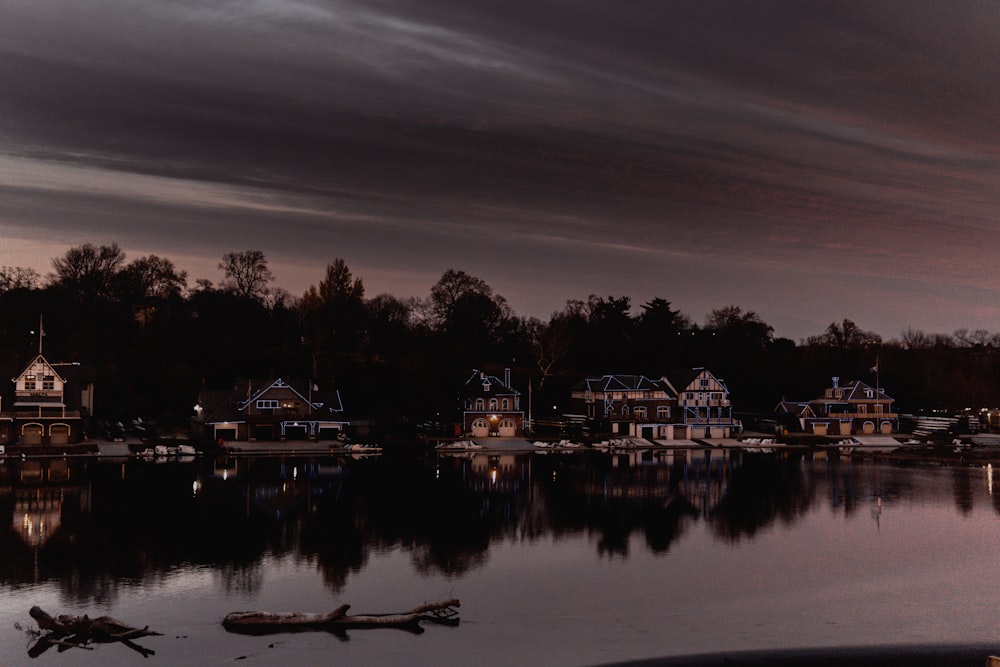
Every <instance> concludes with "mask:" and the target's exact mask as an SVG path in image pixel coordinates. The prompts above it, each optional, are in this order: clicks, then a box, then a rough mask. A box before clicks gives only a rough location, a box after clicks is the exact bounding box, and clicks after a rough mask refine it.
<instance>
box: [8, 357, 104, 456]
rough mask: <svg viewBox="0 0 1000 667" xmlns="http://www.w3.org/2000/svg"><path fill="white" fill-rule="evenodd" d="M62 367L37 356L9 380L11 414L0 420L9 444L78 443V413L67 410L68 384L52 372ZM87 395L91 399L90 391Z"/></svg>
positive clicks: (79, 421)
mask: <svg viewBox="0 0 1000 667" xmlns="http://www.w3.org/2000/svg"><path fill="white" fill-rule="evenodd" d="M62 365H66V364H52V363H49V361H48V360H46V359H45V357H44V356H43V355H42V354H41V352H39V354H38V355H36V356H35V357H34V359H32V360H31V362H30V363H29V364H28V365H27V366H26V367H25V369H24V370H23V371H21V373H20V375H18V376H17V377H16V378H14V379H13V380H12V382H13V383H14V403H13V405H12V406H11V407H12V408H13V410H11V411H9V412H5V413H3V414H2V418H0V429H3V428H4V427H6V429H7V430H6V434H7V435H6V439H7V440H9V441H10V442H11V444H15V443H16V444H21V445H27V446H42V445H65V444H71V443H76V442H79V441H80V440H81V438H82V428H81V414H80V410H79V409H70V408H69V407H67V400H66V396H67V395H66V385H67V380H66V378H64V377H63V376H62V375H61V374H60V373H58V372H57V371H56V369H55V367H56V366H62ZM86 391H87V392H88V395H89V396H91V397H92V395H93V389H92V387H88V388H87V389H86ZM74 407H78V406H74ZM0 444H3V441H2V440H0Z"/></svg>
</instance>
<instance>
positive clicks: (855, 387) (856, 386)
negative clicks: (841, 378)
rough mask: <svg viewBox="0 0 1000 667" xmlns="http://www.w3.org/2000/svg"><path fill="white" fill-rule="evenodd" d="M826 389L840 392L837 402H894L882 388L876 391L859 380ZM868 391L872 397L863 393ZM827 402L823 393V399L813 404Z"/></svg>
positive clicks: (818, 399)
mask: <svg viewBox="0 0 1000 667" xmlns="http://www.w3.org/2000/svg"><path fill="white" fill-rule="evenodd" d="M827 389H840V390H841V394H840V399H837V400H843V401H874V400H876V399H878V400H880V401H881V400H885V401H895V400H896V399H894V398H893V397H892V396H889V394H887V393H885V389H884V388H883V387H879V388H878V389H876V388H875V387H873V386H871V385H870V384H868V383H867V382H862V381H861V380H851V381H850V382H848V383H846V384H842V385H839V386H837V387H833V386H831V387H827ZM868 390H870V391H871V392H872V393H873V395H872V396H865V392H866V391H868ZM829 400H830V399H827V398H826V391H824V392H823V397H821V398H817V399H815V400H814V402H820V401H829Z"/></svg>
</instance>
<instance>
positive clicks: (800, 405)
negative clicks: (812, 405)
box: [774, 400, 809, 415]
mask: <svg viewBox="0 0 1000 667" xmlns="http://www.w3.org/2000/svg"><path fill="white" fill-rule="evenodd" d="M808 407H809V403H808V402H806V401H785V400H781V401H778V405H777V406H775V408H774V411H775V412H778V413H784V414H792V415H800V414H802V413H803V412H805V410H806V408H808Z"/></svg>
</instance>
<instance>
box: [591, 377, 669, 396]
mask: <svg viewBox="0 0 1000 667" xmlns="http://www.w3.org/2000/svg"><path fill="white" fill-rule="evenodd" d="M573 390H574V391H591V392H604V393H607V392H612V391H666V392H669V391H670V388H669V387H668V386H667V383H665V382H663V381H662V380H651V379H649V378H648V377H646V376H645V375H602V376H601V377H599V378H584V379H583V380H581V381H580V382H577V383H576V385H574V387H573Z"/></svg>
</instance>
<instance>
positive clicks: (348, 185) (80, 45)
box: [0, 0, 1000, 335]
mask: <svg viewBox="0 0 1000 667" xmlns="http://www.w3.org/2000/svg"><path fill="white" fill-rule="evenodd" d="M998 27H1000V11H998V10H996V9H995V7H994V5H993V4H991V3H980V2H974V1H972V0H969V1H959V2H955V3H949V4H948V5H947V6H942V5H941V4H940V3H936V2H931V1H930V0H927V1H907V2H901V1H900V2H887V3H877V4H875V5H873V4H871V3H846V4H845V3H836V4H826V3H801V2H791V1H790V0H788V1H786V0H774V1H772V2H768V3H732V2H721V1H718V2H716V1H714V0H698V1H694V0H692V1H690V2H685V1H682V2H671V3H662V2H653V1H652V0H640V1H639V2H631V3H627V4H624V5H623V4H621V3H609V2H606V1H600V0H574V1H573V2H570V1H569V0H542V1H540V2H536V3H530V5H523V4H521V5H519V4H512V3H509V2H493V1H490V0H487V1H485V2H477V3H464V4H463V3H457V4H456V3H450V2H449V3H445V2H440V1H439V0H425V1H424V2H420V3H403V2H394V1H392V0H382V1H379V2H354V1H350V0H311V1H310V0H300V1H296V2H291V1H282V0H256V1H252V2H230V1H227V0H217V1H210V2H187V1H181V2H169V3H164V2H124V1H123V0H94V1H93V2H88V3H86V4H85V5H82V4H80V3H75V2H68V1H53V2H46V3H37V2H27V1H26V0H8V1H7V2H6V3H5V7H4V21H3V22H0V45H2V46H0V90H2V91H3V93H2V94H0V119H2V120H0V186H3V187H4V188H5V192H6V194H7V195H8V198H7V200H6V201H5V202H4V203H3V204H2V205H0V236H3V235H6V236H5V237H4V238H12V239H13V238H23V236H24V235H27V234H29V230H30V229H31V228H32V226H33V225H34V226H35V227H37V228H45V229H46V230H48V231H47V233H49V234H55V233H57V232H58V233H59V236H60V238H66V239H71V238H72V239H82V240H88V241H94V242H103V241H112V240H121V237H128V238H132V239H133V240H134V242H135V243H136V244H137V246H136V247H143V248H155V247H156V246H157V243H162V244H163V245H164V247H175V248H176V249H177V250H178V251H179V252H184V253H186V255H185V256H197V255H199V254H200V255H201V256H204V257H206V258H210V257H218V256H219V255H221V253H222V252H224V251H227V250H231V249H233V248H234V247H236V246H235V245H234V240H235V239H239V240H241V241H243V240H245V241H247V242H251V241H252V242H253V243H255V244H256V245H259V246H262V247H265V249H268V250H271V251H272V252H274V253H276V254H280V256H281V257H282V258H283V261H286V262H287V265H288V266H293V265H294V264H295V262H294V257H296V255H298V256H299V257H301V258H304V260H305V262H306V263H309V262H313V263H317V264H318V265H319V268H318V269H316V274H317V275H319V273H320V271H321V270H322V263H323V261H324V258H323V257H321V255H323V256H325V255H330V254H331V253H334V256H343V255H346V256H347V259H348V260H349V261H354V262H356V263H358V264H363V265H364V266H365V267H366V268H369V269H370V270H371V271H372V272H373V273H374V272H378V271H386V272H387V273H389V272H394V273H393V274H394V275H399V271H400V269H399V267H400V266H405V267H406V269H405V271H420V272H421V276H422V278H421V280H423V279H425V278H426V277H427V276H428V275H432V274H433V272H434V271H436V270H438V269H440V271H443V270H444V268H449V267H451V266H456V267H458V268H464V269H465V270H468V271H470V272H472V273H477V271H479V270H480V268H481V269H482V271H485V272H489V274H490V275H489V276H484V277H487V278H488V279H490V280H491V281H493V282H498V283H505V284H509V285H511V286H512V288H515V289H518V290H520V289H528V290H531V288H530V287H528V288H525V286H524V281H523V280H522V279H521V278H520V276H523V275H531V276H537V277H539V278H540V277H541V276H543V275H546V274H547V275H550V276H551V280H552V282H553V283H562V284H565V285H568V286H573V287H576V286H579V287H581V288H582V287H583V286H584V285H589V286H592V289H593V290H594V291H595V292H603V291H606V290H602V289H601V287H602V285H607V286H608V287H609V288H610V286H612V285H614V286H616V287H617V288H620V289H621V290H622V291H623V292H626V293H627V292H628V285H629V284H630V283H629V281H631V284H633V285H635V289H636V290H637V291H646V293H650V292H652V291H656V293H657V294H658V295H660V296H664V297H666V298H670V299H671V300H673V301H675V302H677V301H680V300H683V299H684V298H687V297H682V298H677V297H675V296H674V295H673V294H670V293H665V292H661V291H659V290H658V288H656V285H664V286H667V287H669V288H670V289H672V290H674V291H675V292H676V293H677V294H685V295H695V294H697V295H699V298H704V299H709V298H712V299H715V298H717V295H721V294H723V293H724V291H725V290H726V289H727V286H728V288H729V289H731V290H732V291H733V294H734V296H733V298H731V299H726V300H725V301H727V302H733V301H737V298H736V295H737V294H738V295H739V296H740V297H741V298H745V299H748V300H752V299H756V300H757V301H758V302H762V301H765V300H766V298H767V296H766V295H767V294H768V293H769V292H773V291H774V289H775V286H776V285H777V284H779V283H780V282H781V280H782V279H783V278H784V279H785V280H788V281H793V282H798V283H802V282H803V281H809V280H814V279H817V280H818V278H816V274H815V271H817V270H821V271H824V272H826V274H824V275H826V276H827V277H826V278H824V280H823V282H824V284H826V283H838V282H839V283H840V284H851V285H853V286H856V287H857V289H853V290H852V291H851V292H850V293H846V292H845V291H844V290H841V289H836V288H831V287H824V285H813V286H811V289H810V290H806V291H805V292H804V293H803V298H812V299H814V300H816V302H817V303H826V304H830V303H834V302H838V301H839V302H842V303H843V304H844V306H843V308H844V309H845V310H846V311H848V312H846V313H845V315H846V316H850V312H849V311H850V309H852V308H858V309H866V310H867V311H869V312H871V311H874V310H877V309H878V308H879V307H880V306H879V304H882V303H885V301H886V300H887V299H889V300H892V299H895V300H896V302H898V303H907V304H913V303H918V302H919V291H920V290H924V291H927V290H928V289H930V287H931V283H933V282H937V283H940V284H942V285H948V286H950V287H949V290H952V291H950V292H949V294H951V295H952V298H954V299H955V301H956V304H958V303H960V302H962V301H963V300H964V302H965V303H966V304H972V303H974V302H976V300H978V299H981V298H982V293H981V292H980V291H978V290H983V289H989V288H990V287H989V286H990V285H991V281H992V276H991V274H990V272H989V271H988V268H987V267H989V266H991V265H992V262H991V260H990V258H989V249H990V248H992V247H995V246H996V243H997V238H996V237H997V229H998V222H1000V221H998V218H997V213H996V211H998V210H1000V207H998V203H1000V201H998V200H1000V193H998V186H997V185H996V184H997V183H998V180H997V174H998V170H1000V161H998V156H1000V132H998V129H997V128H998V127H1000V126H998V125H997V123H996V111H995V110H996V109H997V108H1000V89H998V88H997V87H996V86H995V83H994V82H995V81H996V80H997V75H998V74H1000V72H998V71H997V70H998V68H1000V64H998V63H1000V46H998V44H997V43H996V40H995V39H994V37H995V34H996V28H998ZM161 228H162V229H170V230H173V231H171V232H161V231H159V230H160V229H161ZM178 228H181V229H190V230H192V233H194V231H193V230H197V239H198V240H197V242H191V243H188V244H187V245H186V246H185V247H180V246H179V245H178V241H177V239H176V230H177V229H178ZM102 235H108V237H105V236H102ZM111 235H116V236H117V237H118V238H110V236H111ZM318 241H321V242H322V243H323V244H326V245H325V246H324V249H323V250H322V251H320V250H317V242H318ZM171 244H173V245H172V246H171ZM188 246H190V247H188ZM326 248H330V249H329V250H327V249H326ZM602 252H603V253H604V255H605V256H606V257H607V261H602V260H601V253H602ZM161 254H167V253H166V252H161ZM330 258H331V257H326V259H327V260H328V259H330ZM748 258H752V261H748ZM463 261H464V262H467V263H466V264H464V265H460V264H462V262H463ZM539 262H540V263H541V264H542V265H543V266H544V267H546V272H547V273H546V272H540V271H539V268H538V266H537V264H536V263H539ZM616 262H622V263H623V265H624V266H625V267H626V268H625V269H622V268H620V266H619V265H615V266H612V265H613V264H615V263H616ZM699 263H700V265H701V266H703V267H725V271H723V272H722V273H721V274H720V275H724V276H725V279H723V278H715V277H713V278H708V279H707V278H705V277H704V271H699V270H698V269H697V268H695V267H697V266H699ZM205 265H206V266H211V265H214V264H211V263H209V262H208V260H206V264H205ZM629 267H632V268H636V267H642V270H643V271H646V272H647V275H637V274H633V275H629V270H628V268H629ZM679 267H684V270H681V269H680V268H679ZM760 267H766V272H767V273H768V275H769V276H770V278H768V279H767V280H765V279H764V277H763V276H762V275H761V273H762V272H761V269H760ZM432 269H433V270H432ZM928 271H932V272H933V274H932V275H933V278H932V280H930V281H928V280H927V278H926V276H927V272H928ZM581 276H586V279H585V280H581ZM837 277H839V280H837ZM879 278H883V279H885V280H886V281H887V282H886V283H885V284H886V285H887V287H885V289H886V290H889V291H888V292H885V293H884V294H880V295H879V297H874V296H869V295H867V294H866V293H865V291H864V289H862V288H861V287H860V286H861V285H862V284H864V281H865V280H868V281H870V280H873V279H879ZM300 280H302V278H300ZM705 280H708V281H709V282H712V286H711V288H710V289H709V288H707V287H705V286H704V285H702V284H700V283H699V281H705ZM602 281H603V282H602ZM737 286H738V289H737ZM559 289H563V288H562V286H561V285H554V286H553V288H552V289H551V290H550V291H549V293H550V294H551V297H550V298H552V299H555V300H556V301H557V303H554V304H551V305H550V306H546V305H537V304H535V305H533V306H532V308H534V309H535V310H534V314H542V315H544V314H545V313H546V312H548V311H550V310H553V309H555V308H557V307H559V305H560V303H561V301H562V300H564V299H565V298H576V297H579V296H581V295H580V294H575V293H569V288H566V289H564V290H563V291H565V292H567V293H565V294H563V295H562V296H561V298H560V296H559V294H558V293H557V292H558V290H559ZM588 289H589V288H588ZM754 290H757V291H756V292H755V291H754ZM893 295H894V296H893ZM506 296H507V297H508V299H510V301H511V302H512V303H513V304H514V305H515V307H516V306H517V304H518V295H516V294H507V295H506ZM582 296H585V295H582ZM637 298H638V297H637ZM524 300H525V302H527V300H528V299H527V298H525V299H524ZM691 302H692V303H694V300H692V301H691ZM715 305H720V304H718V303H716V304H715ZM747 305H748V307H752V304H747ZM693 307H694V308H697V307H699V306H698V305H697V304H696V305H694V306H693ZM782 308H783V309H782V310H780V312H778V313H776V314H775V315H774V317H776V318H778V317H781V318H785V320H786V321H789V322H793V321H794V322H795V324H794V325H792V326H794V327H799V328H801V327H802V326H805V325H803V323H802V319H801V311H802V308H801V306H799V305H796V304H788V305H787V306H784V307H782ZM755 310H758V312H764V308H760V307H758V308H755ZM818 312H823V311H822V309H821V310H820V311H818ZM937 312H941V313H942V315H941V316H940V318H939V319H940V321H941V322H942V323H944V322H945V320H944V313H943V311H940V310H937ZM955 312H956V313H961V312H962V311H961V308H959V307H958V306H957V305H956V308H955ZM967 312H972V311H971V310H969V309H967ZM816 317H819V316H818V315H817V316H816ZM895 317H899V318H905V317H906V313H905V312H897V313H896V315H895ZM912 317H913V318H914V319H913V320H912V321H911V322H909V323H908V324H913V325H915V326H923V327H925V328H931V326H930V324H929V323H925V322H930V318H929V317H928V315H927V314H926V313H925V312H923V311H922V310H921V309H919V308H914V309H913V312H912ZM813 324H814V325H815V328H816V330H819V329H822V327H823V326H825V324H826V322H823V321H822V318H821V317H820V319H818V320H814V321H813ZM902 324H903V323H902V322H900V323H899V325H898V326H896V325H894V328H900V329H901V328H902ZM964 324H966V325H967V326H970V327H972V328H976V327H978V326H986V324H985V323H982V322H967V323H964ZM868 326H869V327H871V326H872V325H868ZM779 333H781V332H780V330H779ZM797 333H800V334H801V335H805V334H807V333H814V331H813V332H809V331H800V332H797Z"/></svg>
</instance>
